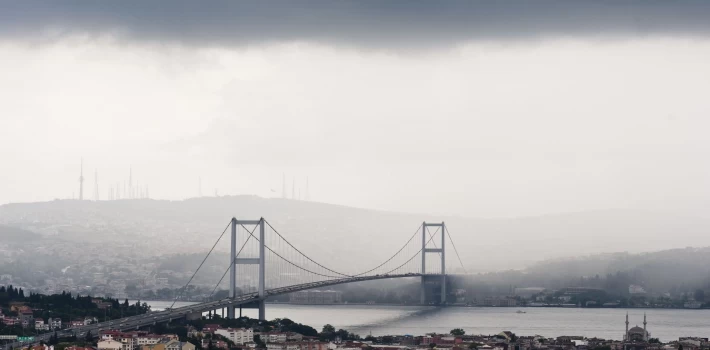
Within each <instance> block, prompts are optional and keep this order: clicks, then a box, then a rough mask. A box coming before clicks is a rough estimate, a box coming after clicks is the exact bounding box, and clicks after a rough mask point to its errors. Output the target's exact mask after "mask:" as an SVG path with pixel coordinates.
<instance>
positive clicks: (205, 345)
mask: <svg viewBox="0 0 710 350" xmlns="http://www.w3.org/2000/svg"><path fill="white" fill-rule="evenodd" d="M249 344H254V345H255V346H254V347H256V343H254V342H251V343H246V344H244V345H245V346H247V347H248V346H249ZM200 345H202V348H203V349H207V348H208V347H209V345H210V339H202V343H201V344H200ZM212 346H214V347H215V348H217V349H228V348H229V344H227V342H226V341H224V340H215V339H212Z"/></svg>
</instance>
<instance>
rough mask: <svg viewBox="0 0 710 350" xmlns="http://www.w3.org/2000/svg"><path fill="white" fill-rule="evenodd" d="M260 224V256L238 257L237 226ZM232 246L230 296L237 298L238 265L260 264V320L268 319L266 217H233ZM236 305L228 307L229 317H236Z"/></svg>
mask: <svg viewBox="0 0 710 350" xmlns="http://www.w3.org/2000/svg"><path fill="white" fill-rule="evenodd" d="M242 225H244V226H259V257H258V258H237V227H238V226H242ZM231 241H232V242H231V246H230V261H231V263H230V271H229V297H230V298H231V299H234V298H236V296H237V295H236V292H237V265H259V301H258V302H257V303H258V308H259V320H262V321H265V320H266V307H265V303H264V299H265V298H266V284H265V281H266V279H265V275H266V265H265V262H266V255H265V254H264V242H265V240H264V218H261V219H259V220H237V218H232V240H231ZM235 308H236V306H234V305H232V306H229V307H228V308H227V317H228V318H232V319H233V318H234V317H235V315H234V314H235Z"/></svg>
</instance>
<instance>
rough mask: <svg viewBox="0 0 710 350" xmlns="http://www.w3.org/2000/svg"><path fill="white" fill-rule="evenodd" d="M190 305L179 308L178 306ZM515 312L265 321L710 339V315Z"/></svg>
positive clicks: (282, 314)
mask: <svg viewBox="0 0 710 350" xmlns="http://www.w3.org/2000/svg"><path fill="white" fill-rule="evenodd" d="M148 304H149V305H151V307H152V308H153V310H160V309H163V308H165V307H168V306H170V304H172V303H171V302H162V301H152V302H148ZM189 304H190V303H176V304H175V306H176V307H179V306H184V305H189ZM517 310H518V309H516V308H491V307H481V308H479V307H449V308H435V307H426V306H381V305H331V306H315V305H285V304H281V305H278V304H276V305H275V304H267V307H266V315H267V319H270V320H271V319H274V318H289V319H291V320H293V321H295V322H299V323H303V324H307V325H309V326H311V327H313V328H315V329H317V330H320V329H321V328H322V327H323V325H325V324H332V325H333V326H335V328H343V329H346V330H348V331H350V332H354V333H357V334H359V335H361V336H363V337H364V336H366V335H368V334H372V335H374V336H380V335H403V334H411V335H424V334H425V333H430V332H437V333H448V332H449V331H450V330H452V329H454V328H463V329H464V330H465V331H466V334H485V335H488V334H497V333H500V332H501V331H504V330H510V331H513V332H514V333H515V334H517V335H542V336H545V337H557V336H561V335H581V336H585V337H589V338H591V337H599V338H605V339H615V340H620V339H621V337H622V335H623V333H624V318H625V316H626V313H627V312H628V313H629V323H630V324H629V328H630V327H633V326H636V325H638V326H641V327H643V324H642V323H643V314H644V312H645V313H646V315H647V319H648V326H647V327H648V331H649V333H651V337H654V338H659V339H660V340H661V341H664V342H665V341H671V340H677V339H678V337H683V336H698V337H708V336H710V310H678V309H665V310H664V309H593V308H522V309H521V310H525V312H526V313H525V314H518V313H516V311H517ZM243 315H244V316H249V317H252V318H256V317H257V311H256V310H255V309H244V310H243Z"/></svg>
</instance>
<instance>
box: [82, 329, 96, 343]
mask: <svg viewBox="0 0 710 350" xmlns="http://www.w3.org/2000/svg"><path fill="white" fill-rule="evenodd" d="M84 339H85V340H86V341H87V342H91V341H93V340H94V336H92V335H91V331H88V332H86V337H85V338H84Z"/></svg>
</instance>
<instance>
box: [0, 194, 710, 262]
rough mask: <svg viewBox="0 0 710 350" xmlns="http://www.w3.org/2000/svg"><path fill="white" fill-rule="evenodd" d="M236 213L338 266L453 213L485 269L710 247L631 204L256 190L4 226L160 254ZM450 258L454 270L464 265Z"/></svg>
mask: <svg viewBox="0 0 710 350" xmlns="http://www.w3.org/2000/svg"><path fill="white" fill-rule="evenodd" d="M232 216H236V217H238V218H244V219H253V218H259V217H262V216H263V217H265V218H266V219H267V220H268V221H269V222H270V223H271V224H272V225H274V227H275V228H276V229H278V230H279V232H281V233H282V234H283V235H284V236H285V237H287V238H288V239H289V240H290V241H291V242H292V243H294V244H295V245H296V246H298V247H299V248H300V249H301V250H303V251H304V252H306V253H307V254H309V255H312V256H314V257H316V258H317V260H318V261H323V262H324V263H327V264H333V265H335V266H334V267H335V268H338V267H350V266H362V265H371V264H374V263H375V262H377V261H381V260H383V259H386V257H388V256H389V255H390V254H392V253H393V252H394V251H396V250H397V249H399V247H401V246H402V245H403V244H404V242H406V241H407V240H408V239H409V238H410V237H411V236H412V234H413V233H414V232H415V230H416V229H417V227H418V226H419V225H420V223H421V222H422V221H425V220H428V221H446V223H447V225H448V228H449V230H450V232H451V235H452V237H453V239H454V241H455V243H456V244H457V246H458V248H459V252H460V253H461V257H462V259H463V260H464V263H465V264H466V267H467V269H468V270H469V271H478V272H488V271H496V270H505V269H519V268H524V267H526V266H528V265H530V264H532V263H535V262H538V261H542V260H545V259H554V258H561V257H569V256H577V255H589V254H595V253H605V252H623V251H627V252H630V253H634V252H644V251H655V250H662V249H669V248H684V247H686V246H689V245H692V246H710V235H707V234H706V233H707V232H708V230H709V229H710V222H708V221H707V220H704V219H700V218H695V217H678V216H673V215H670V214H664V213H657V212H642V211H628V210H609V211H594V212H583V213H571V214H559V215H549V216H540V217H529V218H519V219H473V218H463V217H431V216H428V215H417V214H403V213H393V212H383V211H374V210H367V209H358V208H350V207H344V206H338V205H331V204H324V203H316V202H305V201H294V200H285V199H265V198H259V197H254V196H230V197H203V198H194V199H188V200H184V201H160V200H119V201H101V202H92V201H72V200H59V201H53V202H43V203H27V204H10V205H3V206H0V223H2V224H5V225H10V226H14V227H19V228H23V229H25V230H29V231H32V232H36V233H39V234H42V235H43V236H58V237H62V238H63V239H65V240H71V241H75V242H89V243H90V242H94V243H96V244H106V243H111V244H117V245H121V244H129V243H130V246H131V247H132V248H131V249H136V250H139V251H141V252H144V253H145V254H153V255H165V254H168V255H171V254H177V253H197V252H203V251H206V250H208V249H209V247H211V245H212V243H213V242H214V240H215V239H216V238H217V237H218V236H219V234H220V233H221V232H222V230H223V229H224V227H225V226H226V225H227V223H228V221H229V219H230V218H231V217H232ZM227 247H228V246H227V242H226V240H225V241H223V242H220V245H219V246H218V250H220V251H223V252H227V251H228V249H227ZM449 255H451V254H449ZM363 260H366V261H365V262H363ZM453 263H454V261H452V264H450V265H449V267H450V268H452V269H453V268H455V267H456V266H457V265H458V263H456V264H453Z"/></svg>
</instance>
